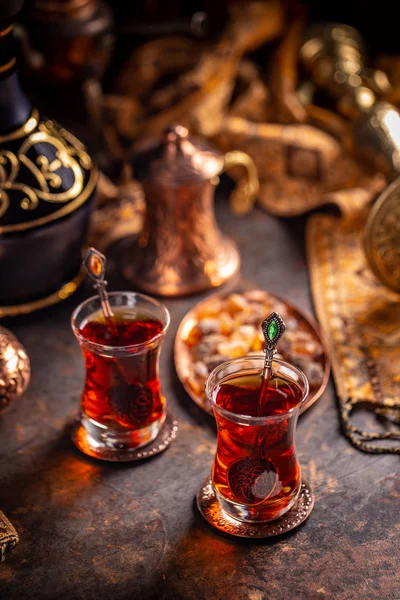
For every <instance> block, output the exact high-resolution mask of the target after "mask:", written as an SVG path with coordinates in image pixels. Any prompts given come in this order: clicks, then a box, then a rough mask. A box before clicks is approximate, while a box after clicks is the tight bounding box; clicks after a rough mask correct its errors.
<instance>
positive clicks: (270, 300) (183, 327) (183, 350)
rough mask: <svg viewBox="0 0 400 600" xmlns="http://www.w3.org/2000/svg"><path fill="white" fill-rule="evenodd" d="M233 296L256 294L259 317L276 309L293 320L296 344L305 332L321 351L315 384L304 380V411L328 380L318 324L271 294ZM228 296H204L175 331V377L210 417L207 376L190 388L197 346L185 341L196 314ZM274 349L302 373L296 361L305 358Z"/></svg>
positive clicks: (326, 357)
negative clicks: (306, 384)
mask: <svg viewBox="0 0 400 600" xmlns="http://www.w3.org/2000/svg"><path fill="white" fill-rule="evenodd" d="M237 294H238V295H239V296H246V295H248V294H252V295H255V294H257V295H258V296H259V298H260V299H262V301H263V302H265V303H266V304H265V306H264V308H263V311H262V316H264V315H265V314H267V313H269V312H271V311H273V310H278V311H279V312H280V313H281V314H284V315H285V320H286V321H287V322H288V323H289V322H290V321H291V320H293V319H294V320H295V323H296V329H295V333H296V331H299V332H300V333H299V342H300V343H301V340H300V336H301V335H302V334H303V333H306V334H308V335H309V341H311V342H312V343H313V344H316V345H318V346H319V347H320V350H321V352H320V355H319V356H318V357H317V358H316V359H315V362H317V363H318V365H319V367H320V376H319V377H318V379H317V381H316V382H314V383H312V382H311V381H310V379H309V378H308V379H309V383H310V398H309V401H308V402H307V403H306V404H305V406H304V408H305V410H307V409H308V408H309V407H310V406H311V405H312V404H314V402H316V401H317V400H318V399H319V398H320V397H321V395H322V394H323V392H324V391H325V388H326V386H327V384H328V381H329V376H330V370H331V364H330V355H329V351H328V348H327V346H326V344H325V342H324V339H323V337H322V334H321V331H320V328H319V326H318V324H317V323H316V321H315V320H314V319H313V317H312V316H311V315H309V314H307V313H306V312H303V311H302V310H300V309H299V308H297V307H296V306H293V305H292V304H290V303H289V302H287V301H286V300H284V299H283V298H281V297H279V296H276V295H274V294H270V293H269V292H267V291H265V290H244V291H243V292H238V293H237ZM231 295H232V292H228V293H227V292H223V293H217V294H212V295H210V296H208V297H207V298H205V299H204V300H202V301H201V302H199V303H198V304H196V305H195V306H194V307H193V308H192V309H191V310H190V311H189V312H188V313H187V314H186V316H185V317H184V318H183V320H182V322H181V324H180V326H179V329H178V331H177V334H176V338H175V346H174V360H175V368H176V372H177V375H178V377H179V379H180V381H181V383H182V385H183V387H184V388H185V390H186V392H187V393H188V394H189V396H190V397H191V399H192V400H193V401H194V402H195V403H196V404H197V405H198V406H199V407H200V408H201V409H202V410H204V411H205V412H207V413H208V414H209V415H213V411H212V408H211V406H210V405H209V403H208V400H207V397H206V394H205V382H206V379H207V375H208V374H207V373H204V376H200V377H197V380H196V382H195V383H196V386H194V385H193V384H192V381H193V373H194V368H195V363H196V360H197V359H196V357H195V356H194V354H193V349H195V348H196V347H198V345H199V344H198V342H196V344H194V346H193V348H191V347H190V345H189V344H188V340H189V338H190V335H191V332H192V331H193V330H194V328H195V327H196V326H197V325H198V323H199V318H201V317H200V315H202V314H207V311H208V307H209V306H210V305H211V304H212V303H214V302H215V301H222V302H224V301H225V300H226V299H227V298H228V297H229V296H231ZM235 295H236V293H235ZM260 301H261V300H260ZM262 318H263V317H260V322H259V323H257V327H258V325H259V324H260V323H261V319H262ZM207 320H208V319H207ZM286 335H288V334H286ZM289 335H290V333H289ZM295 338H296V336H294V338H293V339H295ZM251 350H252V349H251ZM277 350H278V352H281V353H282V356H283V358H284V360H287V361H288V362H290V363H292V364H294V365H296V366H298V367H299V368H300V369H302V370H303V371H305V369H304V364H302V363H300V362H299V360H298V359H299V358H300V360H301V361H304V360H305V359H307V355H302V356H299V357H297V359H296V356H294V355H293V354H292V353H291V352H290V351H289V352H283V351H282V347H280V346H279V344H278V348H277ZM260 352H261V348H260V349H259V350H258V352H256V353H257V354H259V353H260ZM246 354H249V352H246ZM253 354H254V352H253ZM230 358H234V357H233V356H224V357H221V359H220V363H222V362H225V361H226V360H229V359H230ZM214 366H217V364H215V365H213V367H212V368H214ZM210 370H212V369H210ZM306 375H307V372H306Z"/></svg>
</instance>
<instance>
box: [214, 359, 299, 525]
mask: <svg viewBox="0 0 400 600" xmlns="http://www.w3.org/2000/svg"><path fill="white" fill-rule="evenodd" d="M264 361H265V357H264V356H262V355H260V356H251V357H250V356H249V357H245V358H237V359H233V360H230V361H228V362H225V363H223V364H221V365H220V366H218V367H217V368H216V369H214V371H212V373H211V374H210V376H209V378H208V380H207V384H206V391H207V396H208V398H209V400H210V402H211V404H212V406H213V410H214V414H215V418H216V421H217V426H218V445H217V452H216V456H215V460H214V465H213V471H212V484H213V487H214V491H215V494H216V496H217V499H218V502H219V503H220V506H221V507H222V508H223V509H224V511H225V512H226V513H228V515H230V516H231V517H233V518H235V519H238V520H240V521H247V522H266V521H272V520H273V519H277V518H279V517H280V516H282V515H283V514H284V513H286V512H287V511H288V510H289V509H290V508H291V507H292V506H293V504H294V503H295V501H296V498H297V496H298V494H299V491H300V487H301V474H300V465H299V461H298V459H297V455H296V448H295V429H296V423H297V419H298V416H299V412H300V409H301V407H302V406H303V404H304V402H305V401H306V398H307V395H308V382H307V379H306V377H305V375H304V374H303V373H302V372H301V371H300V370H299V369H297V367H294V366H292V365H290V364H289V363H286V362H284V361H283V360H278V359H275V360H274V361H273V363H272V370H273V375H272V378H271V379H270V380H269V381H268V384H267V386H266V387H265V388H264V391H263V396H262V401H261V402H260V392H261V385H262V376H261V374H262V370H263V367H264Z"/></svg>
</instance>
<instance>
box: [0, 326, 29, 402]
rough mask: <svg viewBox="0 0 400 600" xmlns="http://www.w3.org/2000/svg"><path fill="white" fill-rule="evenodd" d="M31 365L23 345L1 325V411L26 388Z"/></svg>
mask: <svg viewBox="0 0 400 600" xmlns="http://www.w3.org/2000/svg"><path fill="white" fill-rule="evenodd" d="M30 376H31V365H30V361H29V358H28V355H27V353H26V350H25V348H24V347H23V345H22V344H21V343H20V342H19V341H18V340H17V338H16V337H15V335H14V334H13V333H11V331H9V330H8V329H5V328H4V327H1V326H0V411H1V410H2V409H3V408H5V407H6V406H7V405H8V404H9V403H10V402H11V401H13V400H15V399H16V398H19V396H21V394H22V393H23V392H24V391H25V390H26V388H27V385H28V383H29V380H30Z"/></svg>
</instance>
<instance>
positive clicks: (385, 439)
mask: <svg viewBox="0 0 400 600" xmlns="http://www.w3.org/2000/svg"><path fill="white" fill-rule="evenodd" d="M359 193H360V190H359V191H357V190H343V191H342V192H341V194H340V195H341V196H342V198H341V200H340V202H341V203H342V205H343V206H346V211H347V212H346V213H345V214H344V215H343V216H342V217H341V218H337V217H335V216H332V215H313V216H312V217H311V218H310V219H309V221H308V227H307V244H308V263H309V268H310V278H311V287H312V292H313V298H314V304H315V307H316V311H317V315H318V318H319V321H320V323H321V326H322V329H323V331H324V333H325V336H326V339H327V341H328V343H329V345H330V348H331V353H332V369H333V375H334V378H335V383H336V389H337V393H338V399H339V410H340V417H341V421H342V425H343V429H344V432H345V434H346V436H347V437H348V438H349V440H350V441H351V443H352V444H353V445H354V446H356V447H357V448H359V449H360V450H363V451H365V452H371V453H384V452H388V453H395V454H400V430H399V422H400V402H399V397H400V378H399V372H400V360H399V341H400V336H399V331H400V310H399V308H400V304H399V296H398V294H396V293H395V292H393V291H390V290H389V289H387V287H385V286H384V285H382V283H381V282H380V281H378V280H377V279H376V278H375V277H374V276H373V273H372V272H371V269H370V268H369V265H368V263H367V260H366V257H365V253H364V249H363V232H364V229H365V223H366V221H367V219H368V213H369V207H368V198H366V197H364V198H357V194H359ZM367 194H368V192H366V191H363V192H362V193H361V195H364V196H366V195H367ZM385 195H386V199H385V198H384V200H383V202H382V204H381V203H380V202H379V203H378V204H377V205H376V207H374V208H373V209H372V213H371V217H370V219H371V221H370V222H369V225H368V226H367V232H368V231H370V234H372V235H373V236H376V239H377V240H379V244H378V247H380V248H381V250H382V256H380V257H375V259H374V260H375V269H379V275H380V278H381V279H382V271H383V273H384V276H385V277H386V278H388V265H389V264H391V265H392V268H393V270H396V269H397V273H398V259H397V263H396V261H395V250H394V248H393V247H392V241H391V240H389V243H388V244H387V245H386V238H385V234H384V233H383V229H382V225H383V227H384V226H385V219H387V220H388V222H389V223H391V222H392V219H395V218H396V214H397V215H398V214H399V213H398V210H399V208H398V207H399V204H398V202H396V197H397V186H395V185H394V184H392V186H391V187H389V189H388V190H387V192H385V194H384V196H385ZM370 196H371V194H370ZM385 202H387V204H388V206H387V207H385V205H384V204H385ZM394 205H395V206H394ZM386 208H387V210H388V212H386ZM381 211H382V213H381ZM375 227H376V228H377V229H376V231H375ZM391 228H392V232H394V231H395V225H394V226H393V225H391ZM397 235H398V234H397ZM381 236H382V237H381ZM374 243H376V241H374ZM397 248H398V242H397ZM386 252H387V253H388V256H385V253H386ZM397 256H398V254H397ZM382 257H383V261H386V264H383V266H382V264H380V261H381V260H382ZM388 259H389V260H388Z"/></svg>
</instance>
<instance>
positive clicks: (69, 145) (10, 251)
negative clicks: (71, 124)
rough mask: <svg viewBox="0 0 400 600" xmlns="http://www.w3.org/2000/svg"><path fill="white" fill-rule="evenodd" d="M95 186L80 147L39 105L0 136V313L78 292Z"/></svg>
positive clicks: (92, 171)
mask: <svg viewBox="0 0 400 600" xmlns="http://www.w3.org/2000/svg"><path fill="white" fill-rule="evenodd" d="M96 183H97V169H96V167H95V165H94V164H93V162H92V160H91V158H90V156H89V154H88V153H87V151H86V148H85V146H84V145H83V144H82V143H81V142H80V141H79V140H78V139H77V138H76V137H75V136H74V135H73V134H71V133H70V132H69V131H67V130H66V129H64V128H63V127H61V126H60V125H58V124H57V123H55V122H54V121H53V120H51V119H47V118H45V117H42V116H41V115H40V113H39V112H38V111H37V110H36V109H33V111H32V113H31V115H30V117H29V118H28V119H27V121H26V122H25V123H24V124H23V125H22V126H21V127H19V128H18V129H15V130H13V131H11V132H9V133H7V134H3V135H0V317H3V316H14V315H18V314H23V313H29V312H32V311H33V310H37V309H39V308H43V307H45V306H47V305H49V304H53V303H55V302H58V301H60V300H63V299H65V298H66V297H68V296H69V295H70V294H71V293H73V292H74V291H75V290H76V288H77V286H78V285H79V283H80V282H81V281H82V275H81V273H80V264H81V253H82V248H83V247H84V245H85V244H86V238H87V232H88V227H89V218H90V214H91V209H92V204H93V202H92V201H93V199H94V196H95V190H96Z"/></svg>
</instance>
